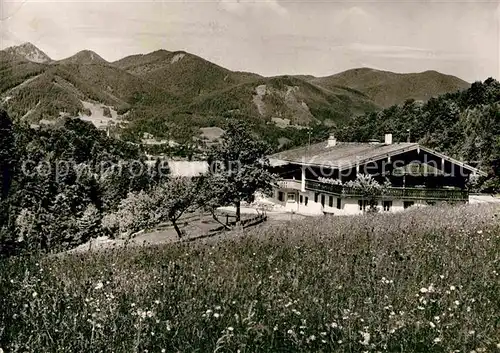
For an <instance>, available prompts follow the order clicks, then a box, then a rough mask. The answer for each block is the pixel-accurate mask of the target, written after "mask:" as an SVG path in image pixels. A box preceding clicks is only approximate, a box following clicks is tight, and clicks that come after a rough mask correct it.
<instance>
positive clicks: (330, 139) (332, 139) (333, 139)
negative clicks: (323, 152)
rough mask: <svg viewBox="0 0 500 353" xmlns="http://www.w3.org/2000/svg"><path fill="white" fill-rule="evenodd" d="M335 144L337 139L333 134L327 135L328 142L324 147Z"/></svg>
mask: <svg viewBox="0 0 500 353" xmlns="http://www.w3.org/2000/svg"><path fill="white" fill-rule="evenodd" d="M336 145H337V139H336V138H335V136H334V135H330V137H328V143H327V145H326V147H334V146H336Z"/></svg>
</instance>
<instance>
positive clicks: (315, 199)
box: [314, 192, 319, 202]
mask: <svg viewBox="0 0 500 353" xmlns="http://www.w3.org/2000/svg"><path fill="white" fill-rule="evenodd" d="M318 197H319V194H318V193H317V192H315V193H314V202H318Z"/></svg>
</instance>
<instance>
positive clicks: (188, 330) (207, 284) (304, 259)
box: [0, 205, 500, 353]
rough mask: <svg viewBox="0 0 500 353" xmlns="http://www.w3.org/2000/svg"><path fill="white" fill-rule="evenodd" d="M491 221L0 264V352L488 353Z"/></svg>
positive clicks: (395, 222) (356, 223) (293, 232)
mask: <svg viewBox="0 0 500 353" xmlns="http://www.w3.org/2000/svg"><path fill="white" fill-rule="evenodd" d="M499 217H500V209H499V207H498V206H493V205H468V206H457V207H442V208H437V207H428V208H425V209H415V210H409V211H407V212H404V213H400V214H375V215H367V216H356V217H324V218H311V219H306V220H301V221H289V222H285V223H282V224H277V225H270V226H269V225H267V226H261V227H256V228H254V229H249V230H245V231H244V232H236V233H232V234H227V235H224V236H223V237H219V238H213V239H206V240H202V241H196V242H189V243H175V244H167V245H162V246H150V247H131V248H121V249H106V250H102V251H95V252H87V253H74V254H59V255H52V256H44V257H41V256H32V257H28V258H27V257H22V258H21V257H20V258H11V259H9V260H3V261H2V262H0V348H1V349H3V351H4V352H37V353H38V352H446V353H450V352H467V353H469V352H500V277H499V273H500V220H499ZM1 349H0V352H1V351H2V350H1Z"/></svg>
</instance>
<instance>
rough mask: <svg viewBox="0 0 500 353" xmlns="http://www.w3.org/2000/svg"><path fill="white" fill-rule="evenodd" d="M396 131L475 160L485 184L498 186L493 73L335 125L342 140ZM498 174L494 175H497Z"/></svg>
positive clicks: (498, 98) (499, 120) (497, 93)
mask: <svg viewBox="0 0 500 353" xmlns="http://www.w3.org/2000/svg"><path fill="white" fill-rule="evenodd" d="M385 133H392V134H393V137H394V141H395V142H398V141H399V142H404V141H407V139H408V138H410V140H411V141H412V142H413V141H418V142H420V143H422V144H423V145H425V146H427V147H430V148H433V149H435V150H437V151H440V152H443V153H445V154H447V155H450V156H452V157H455V158H457V159H459V160H463V161H467V162H468V163H470V164H473V165H477V166H478V167H479V168H481V169H483V170H485V171H487V172H489V173H490V176H491V177H493V179H491V180H490V182H488V183H487V184H485V189H489V190H492V191H495V190H496V191H498V189H499V186H500V184H498V182H499V180H498V175H500V173H499V172H500V170H499V162H500V83H499V82H498V81H496V80H494V79H492V78H489V79H487V80H486V81H484V82H475V83H473V84H472V86H471V87H470V88H469V89H467V90H464V91H460V92H456V93H448V94H444V95H441V96H439V97H438V98H431V99H430V100H429V101H427V102H425V103H423V102H416V101H414V100H407V101H406V102H405V103H404V104H402V105H394V106H392V107H390V108H387V109H384V110H383V111H380V112H374V113H369V114H365V115H361V116H357V117H355V118H353V119H352V120H351V121H350V122H349V123H347V124H346V125H344V126H343V127H342V128H339V129H337V134H338V137H339V138H340V139H341V140H344V141H368V140H369V139H380V140H383V137H384V134H385ZM495 177H496V178H495Z"/></svg>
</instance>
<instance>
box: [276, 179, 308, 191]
mask: <svg viewBox="0 0 500 353" xmlns="http://www.w3.org/2000/svg"><path fill="white" fill-rule="evenodd" d="M278 186H279V187H280V188H282V189H293V190H301V188H302V183H301V181H300V180H286V179H285V180H281V181H279V182H278Z"/></svg>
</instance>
